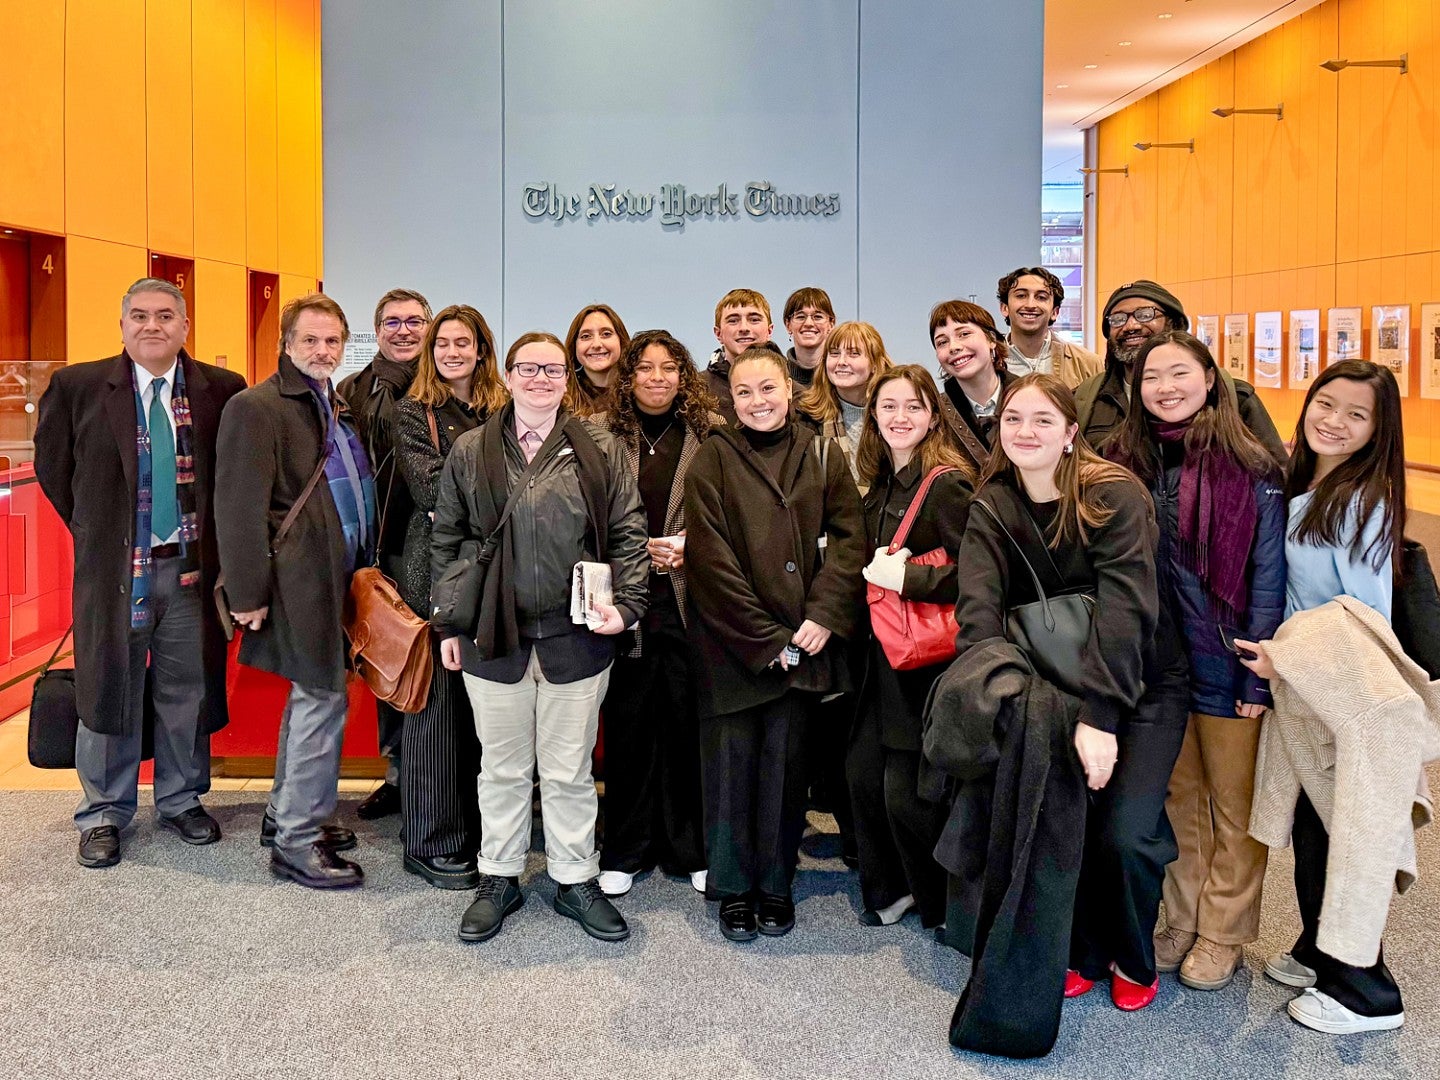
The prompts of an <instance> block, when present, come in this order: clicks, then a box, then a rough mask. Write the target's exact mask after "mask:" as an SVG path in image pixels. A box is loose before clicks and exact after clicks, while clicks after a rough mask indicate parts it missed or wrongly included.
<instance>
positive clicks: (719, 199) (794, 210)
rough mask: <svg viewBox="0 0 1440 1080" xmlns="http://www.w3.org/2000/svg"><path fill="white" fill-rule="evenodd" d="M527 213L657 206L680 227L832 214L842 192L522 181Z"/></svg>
mask: <svg viewBox="0 0 1440 1080" xmlns="http://www.w3.org/2000/svg"><path fill="white" fill-rule="evenodd" d="M522 205H523V207H524V210H525V216H526V217H528V218H531V219H535V220H539V219H541V218H552V219H553V220H555V221H567V220H570V219H572V218H577V219H578V218H582V217H583V218H585V219H586V220H587V221H593V220H594V219H596V218H618V219H624V220H630V221H643V220H645V219H647V218H650V217H652V216H654V214H655V212H656V210H657V209H658V210H659V216H660V224H661V225H664V226H667V227H674V228H677V229H683V228H684V227H685V223H686V222H687V221H691V220H695V219H698V218H727V217H734V218H740V217H751V218H765V217H833V216H834V215H835V214H838V213H839V212H840V194H839V193H838V192H831V193H830V194H828V195H818V194H817V195H792V194H788V193H786V192H782V191H778V190H776V188H775V186H774V185H773V184H771V183H770V182H769V181H768V180H752V181H751V182H750V183H748V184H746V185H745V189H744V191H731V190H730V186H729V185H728V184H721V185H720V186H719V187H718V188H716V189H715V190H713V191H706V192H699V191H690V190H688V189H687V188H686V187H685V185H684V184H661V185H660V191H659V193H658V194H654V193H651V192H636V191H631V190H630V189H629V188H626V189H625V190H623V191H621V190H619V189H618V188H617V187H616V185H614V184H591V185H590V188H589V190H588V191H586V192H584V193H583V194H571V193H568V192H564V191H561V190H560V188H559V187H558V186H557V185H555V184H526V185H525V191H524V199H523V203H522Z"/></svg>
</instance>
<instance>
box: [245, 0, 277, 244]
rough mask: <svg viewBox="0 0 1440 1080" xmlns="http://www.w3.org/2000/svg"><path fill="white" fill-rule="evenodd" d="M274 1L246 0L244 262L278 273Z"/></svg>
mask: <svg viewBox="0 0 1440 1080" xmlns="http://www.w3.org/2000/svg"><path fill="white" fill-rule="evenodd" d="M277 107H278V97H277V94H276V86H275V0H245V208H246V212H245V261H246V262H247V263H248V264H249V265H250V266H251V267H254V268H257V269H264V270H270V271H274V270H276V269H278V268H279V262H280V256H279V236H278V232H279V212H278V206H277V202H278V199H279V165H278V158H277V147H276V132H277V127H278V125H277V123H276V118H275V111H276V108H277Z"/></svg>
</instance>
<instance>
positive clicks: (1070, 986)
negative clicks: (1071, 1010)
mask: <svg viewBox="0 0 1440 1080" xmlns="http://www.w3.org/2000/svg"><path fill="white" fill-rule="evenodd" d="M1094 989H1095V980H1094V979H1087V978H1085V976H1084V975H1081V974H1080V973H1079V972H1078V971H1066V972H1065V996H1066V997H1067V998H1077V997H1079V996H1080V995H1081V994H1088V993H1089V992H1090V991H1091V990H1094Z"/></svg>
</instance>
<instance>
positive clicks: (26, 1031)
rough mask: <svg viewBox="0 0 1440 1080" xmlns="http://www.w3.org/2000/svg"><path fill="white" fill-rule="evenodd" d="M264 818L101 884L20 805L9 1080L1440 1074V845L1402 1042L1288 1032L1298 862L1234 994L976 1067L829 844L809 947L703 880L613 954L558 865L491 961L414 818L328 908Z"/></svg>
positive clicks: (228, 817) (808, 922)
mask: <svg viewBox="0 0 1440 1080" xmlns="http://www.w3.org/2000/svg"><path fill="white" fill-rule="evenodd" d="M263 798H264V797H263V796H261V795H258V794H253V793H223V794H214V795H212V796H210V797H209V799H208V804H209V805H210V807H211V808H212V810H214V812H215V814H216V817H217V818H219V820H220V822H221V824H222V826H223V827H224V828H225V830H226V836H225V838H224V840H222V841H221V842H220V843H219V844H218V845H215V846H213V847H208V848H190V847H186V846H185V845H184V844H182V843H181V842H180V841H179V839H178V838H176V837H175V836H173V835H171V834H168V833H165V834H157V833H156V831H155V829H154V827H153V825H152V824H151V821H150V817H149V815H150V813H151V810H150V807H149V806H148V804H147V805H142V808H141V818H140V819H137V824H136V825H135V826H134V827H133V828H132V829H131V830H129V832H128V833H127V834H126V836H125V838H124V861H123V862H122V863H121V864H120V865H119V866H118V867H115V868H113V869H110V870H105V871H93V870H84V869H81V868H80V867H79V866H77V865H76V864H75V862H74V848H75V833H74V831H73V828H72V825H71V821H70V814H71V811H72V810H73V806H74V802H75V796H74V794H72V793H60V794H52V793H42V792H33V793H4V794H0V1078H4V1080H13V1078H21V1077H73V1078H75V1080H85V1078H90V1077H95V1078H104V1080H120V1078H128V1077H144V1078H150V1077H181V1078H189V1077H213V1078H228V1077H275V1078H280V1077H284V1078H287V1080H289V1078H311V1077H315V1078H322V1077H327V1078H328V1077H337V1078H338V1077H344V1078H354V1080H361V1078H370V1077H377V1078H380V1077H386V1078H388V1077H426V1078H442V1077H472V1076H483V1077H494V1078H504V1077H549V1078H557V1080H561V1078H570V1077H581V1076H583V1077H587V1078H592V1077H593V1078H596V1080H600V1078H606V1077H624V1078H627V1080H643V1078H651V1077H654V1078H661V1077H664V1078H669V1077H679V1078H711V1077H714V1078H725V1080H730V1078H743V1077H814V1078H817V1080H820V1078H825V1080H830V1078H840V1077H863V1078H877V1077H887V1078H889V1077H904V1078H911V1077H915V1078H919V1077H932V1076H933V1077H945V1078H949V1080H953V1078H957V1077H990V1076H1025V1075H1034V1074H1040V1073H1050V1074H1053V1075H1057V1076H1063V1077H1067V1078H1094V1080H1122V1078H1123V1080H1131V1078H1135V1080H1139V1078H1155V1080H1159V1078H1164V1080H1175V1078H1180V1077H1191V1076H1193V1077H1207V1078H1210V1077H1214V1078H1220V1077H1247V1078H1248V1077H1265V1078H1270V1077H1286V1078H1306V1080H1309V1078H1316V1080H1319V1078H1324V1080H1341V1078H1346V1077H1365V1078H1367V1080H1369V1078H1379V1077H1407V1078H1415V1080H1419V1078H1428V1077H1435V1076H1437V1075H1440V1018H1437V1005H1440V1002H1437V996H1440V994H1437V988H1440V979H1437V978H1436V975H1435V972H1436V970H1437V963H1440V944H1437V938H1436V935H1435V932H1434V924H1435V919H1436V913H1437V911H1440V885H1437V882H1436V879H1435V878H1434V877H1427V876H1423V874H1424V873H1425V872H1426V871H1432V872H1433V871H1434V868H1435V867H1436V864H1437V847H1440V840H1437V839H1436V835H1437V834H1436V831H1435V830H1434V829H1431V830H1427V831H1426V832H1425V833H1422V834H1421V840H1422V847H1421V868H1422V878H1421V881H1420V883H1419V884H1418V885H1417V886H1416V887H1415V888H1414V890H1412V892H1411V893H1410V894H1409V895H1408V896H1406V897H1403V898H1400V899H1399V900H1397V901H1396V903H1395V904H1394V906H1393V909H1392V914H1391V921H1390V929H1389V933H1388V936H1387V955H1388V960H1389V963H1390V964H1391V967H1392V968H1393V970H1394V971H1395V974H1396V977H1397V978H1398V979H1399V980H1400V982H1401V985H1402V987H1403V990H1404V993H1405V1002H1406V1010H1407V1017H1408V1023H1407V1026H1406V1027H1405V1028H1404V1029H1402V1030H1401V1031H1398V1032H1388V1033H1380V1034H1374V1035H1366V1036H1351V1037H1347V1038H1338V1039H1337V1038H1333V1037H1330V1036H1326V1035H1321V1034H1318V1033H1315V1032H1311V1031H1308V1030H1306V1029H1303V1028H1300V1027H1299V1026H1297V1025H1296V1024H1294V1023H1292V1022H1291V1021H1290V1020H1289V1018H1288V1017H1287V1016H1286V1014H1285V1010H1284V1006H1285V1002H1286V1001H1287V1000H1288V999H1289V997H1290V996H1291V994H1292V993H1293V992H1292V991H1289V990H1286V989H1285V988H1283V987H1280V986H1277V985H1276V984H1274V983H1272V982H1270V981H1269V980H1267V979H1266V978H1265V977H1264V976H1263V975H1262V974H1261V971H1260V966H1261V964H1262V963H1263V960H1264V957H1265V955H1266V954H1267V952H1269V951H1271V950H1275V949H1277V948H1282V947H1286V946H1288V945H1289V943H1290V941H1291V940H1292V939H1293V936H1294V933H1295V930H1296V917H1295V912H1294V901H1293V890H1292V888H1291V887H1290V883H1289V870H1290V859H1289V855H1288V852H1287V853H1284V854H1281V855H1278V856H1277V857H1276V858H1275V859H1274V860H1273V861H1272V867H1271V874H1270V878H1269V881H1268V883H1267V884H1268V893H1267V900H1266V905H1265V919H1264V924H1263V928H1262V929H1263V937H1262V940H1261V941H1260V942H1259V943H1257V944H1256V945H1254V946H1251V947H1250V948H1249V949H1248V950H1247V953H1246V962H1247V965H1248V969H1247V970H1243V971H1242V972H1241V974H1240V975H1239V976H1238V977H1237V978H1236V980H1235V981H1234V983H1232V984H1231V986H1230V987H1229V988H1227V989H1226V990H1223V991H1220V992H1218V993H1211V994H1205V993H1197V992H1195V991H1191V990H1186V989H1184V988H1182V987H1180V986H1179V985H1178V984H1177V983H1176V982H1175V980H1174V978H1173V977H1172V976H1164V977H1162V984H1161V991H1160V996H1159V998H1158V999H1157V1001H1156V1002H1155V1004H1154V1005H1152V1006H1151V1007H1150V1008H1149V1009H1147V1010H1145V1011H1144V1012H1141V1013H1138V1014H1134V1015H1127V1014H1123V1013H1121V1012H1119V1011H1118V1010H1116V1009H1115V1008H1113V1007H1112V1006H1111V1004H1110V1002H1109V998H1108V995H1107V994H1106V993H1105V992H1104V989H1103V988H1100V989H1098V990H1097V991H1095V992H1092V993H1091V994H1090V995H1089V996H1088V997H1086V998H1082V999H1080V1000H1078V1001H1075V1002H1071V1003H1069V1004H1068V1005H1067V1006H1066V1010H1065V1020H1064V1024H1063V1027H1062V1030H1061V1035H1060V1042H1059V1044H1058V1045H1057V1047H1056V1049H1055V1052H1054V1053H1053V1054H1052V1055H1051V1056H1050V1057H1049V1058H1047V1059H1045V1060H1043V1061H1039V1062H1028V1063H1024V1062H1008V1061H1003V1060H996V1059H987V1058H984V1057H980V1056H976V1055H971V1054H964V1053H958V1052H956V1051H952V1050H951V1049H950V1047H949V1046H948V1045H947V1043H946V1041H945V1034H946V1029H947V1024H948V1021H949V1017H950V1012H951V1009H952V1008H953V1007H954V1003H955V998H956V994H957V993H958V991H959V988H960V986H961V984H962V981H963V979H964V977H965V973H966V970H967V969H966V961H964V960H963V958H961V957H960V956H959V955H958V954H957V953H955V952H953V951H951V950H949V949H946V948H943V947H941V946H939V945H936V944H935V943H934V942H933V941H932V940H931V938H930V935H929V934H927V933H926V932H924V931H923V930H921V928H920V927H919V925H918V924H917V923H916V922H915V920H914V917H913V916H911V917H909V918H907V919H906V920H905V921H904V922H903V923H902V924H901V925H899V926H895V927H888V928H882V929H867V928H864V927H861V926H860V925H859V924H858V923H857V922H856V918H855V916H856V912H857V905H858V890H857V888H856V885H855V879H854V877H853V875H849V874H847V873H844V872H843V871H842V868H841V864H840V862H839V860H838V859H837V858H834V857H833V856H834V855H835V854H836V853H837V852H836V851H835V844H834V838H833V836H829V835H826V834H823V833H822V834H819V835H812V836H811V837H809V838H807V850H808V852H809V853H810V854H808V855H807V857H806V859H805V860H804V862H803V864H802V871H801V873H800V876H799V880H798V883H797V899H798V900H799V902H800V903H799V925H798V926H797V928H796V930H795V931H794V932H793V933H792V934H790V935H789V936H788V937H785V938H781V939H776V940H768V939H763V938H762V939H761V940H760V941H758V942H755V943H753V944H747V945H735V944H731V943H729V942H726V941H724V940H723V939H722V938H721V937H720V935H719V933H718V932H717V931H716V929H715V924H714V908H713V905H712V906H708V907H707V905H706V904H705V903H704V902H703V901H702V900H701V898H700V897H699V896H698V895H697V894H696V893H694V892H693V891H692V890H691V889H690V886H689V884H688V882H685V881H679V880H670V879H666V878H664V877H661V876H659V875H652V876H650V877H647V878H644V879H641V880H640V881H638V882H637V884H636V887H635V889H634V890H633V891H632V892H631V894H630V895H629V896H628V897H626V898H625V899H624V900H623V901H622V902H621V904H622V909H623V910H624V912H625V914H626V916H627V917H628V918H629V919H630V923H631V926H632V927H633V930H634V933H633V935H632V936H631V939H630V940H629V941H628V942H625V943H623V944H620V945H604V944H601V943H599V942H595V941H592V940H590V939H589V938H587V937H586V936H585V935H584V934H583V933H582V931H581V930H580V928H579V927H578V926H577V925H576V924H575V923H573V922H570V921H569V920H565V919H562V918H560V917H559V916H558V915H556V914H555V913H554V912H553V910H552V909H551V907H550V900H551V897H552V888H553V887H552V886H551V885H550V883H549V882H548V879H545V878H544V876H543V874H538V876H537V871H538V870H539V860H538V858H533V859H532V868H531V874H530V875H529V876H528V877H527V879H526V881H525V888H526V904H525V907H524V908H522V909H521V910H520V912H519V913H518V914H516V915H515V916H513V917H512V918H511V919H510V920H509V922H508V923H507V924H506V927H505V929H504V931H503V932H502V933H501V935H500V936H499V937H497V938H495V939H494V940H492V941H490V942H488V943H485V944H483V945H472V946H467V945H463V944H461V943H460V942H459V941H458V940H457V939H456V937H455V928H456V926H457V924H458V920H459V917H460V913H461V911H462V910H464V908H465V905H466V904H467V903H468V902H469V894H467V893H446V892H440V891H438V890H435V889H432V888H430V887H429V886H427V885H425V884H424V883H423V882H421V881H420V880H419V879H418V878H415V877H412V876H410V875H407V874H405V873H404V872H403V871H402V870H401V868H400V861H399V855H398V846H397V843H396V838H395V833H396V826H395V824H394V820H395V819H393V818H391V819H389V821H388V822H384V823H381V824H380V825H379V826H378V827H377V826H372V825H367V824H366V823H364V822H354V819H353V813H351V811H352V810H353V804H347V805H346V806H345V807H344V808H343V812H344V816H345V819H346V820H347V821H350V822H352V823H354V824H356V825H357V827H358V829H359V833H360V840H361V844H360V849H359V851H358V853H352V854H355V856H356V858H357V860H358V861H359V862H361V863H362V864H363V865H364V867H365V869H366V872H367V875H368V877H367V884H366V885H365V887H364V888H363V889H361V890H358V891H352V892H347V893H339V894H323V893H313V892H310V891H307V890H305V889H303V888H301V887H299V886H297V885H293V884H289V883H282V882H279V881H277V880H276V879H273V878H272V877H271V876H270V874H269V872H268V868H267V866H266V856H265V855H263V854H262V853H261V850H260V848H259V847H258V845H257V843H256V839H255V838H256V833H257V831H258V829H259V825H260V815H261V812H262V810H263V805H264V803H263ZM826 855H829V856H831V857H822V856H826Z"/></svg>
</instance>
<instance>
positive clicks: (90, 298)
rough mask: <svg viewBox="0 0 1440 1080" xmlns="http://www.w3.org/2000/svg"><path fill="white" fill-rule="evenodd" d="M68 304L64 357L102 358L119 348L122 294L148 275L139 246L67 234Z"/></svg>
mask: <svg viewBox="0 0 1440 1080" xmlns="http://www.w3.org/2000/svg"><path fill="white" fill-rule="evenodd" d="M65 262H66V267H67V271H66V288H67V291H68V302H67V327H66V337H67V352H68V354H69V355H68V356H67V357H66V360H67V361H68V362H69V363H72V364H73V363H75V362H77V361H82V360H101V359H104V358H105V357H107V356H114V355H115V354H116V353H118V352H119V351H120V349H121V341H120V298H121V297H122V296H124V295H125V290H126V289H128V288H129V287H130V286H131V284H132V283H134V282H135V281H136V280H138V279H139V278H142V277H144V276H145V275H146V274H148V273H149V272H150V271H149V266H150V253H149V252H148V251H146V250H145V249H144V248H143V247H130V246H129V245H126V244H112V243H110V242H108V241H106V240H91V239H90V238H89V237H84V236H71V237H70V238H69V240H68V242H67V243H66V246H65Z"/></svg>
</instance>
